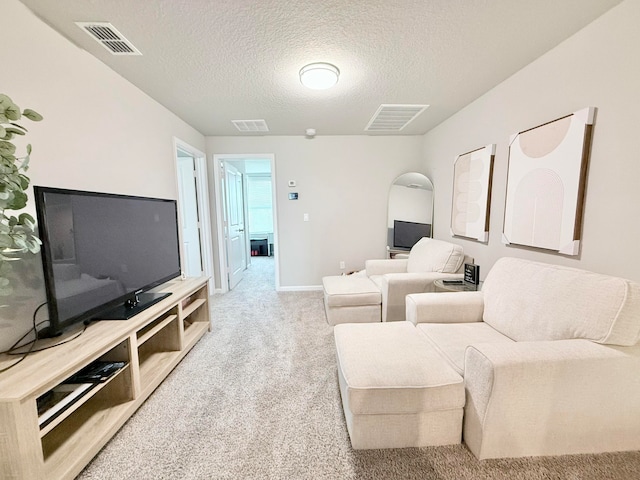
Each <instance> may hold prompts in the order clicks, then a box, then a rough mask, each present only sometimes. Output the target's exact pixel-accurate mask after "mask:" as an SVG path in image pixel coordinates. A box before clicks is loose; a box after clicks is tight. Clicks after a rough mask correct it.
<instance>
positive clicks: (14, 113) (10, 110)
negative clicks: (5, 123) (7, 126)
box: [4, 102, 22, 121]
mask: <svg viewBox="0 0 640 480" xmlns="http://www.w3.org/2000/svg"><path fill="white" fill-rule="evenodd" d="M4 116H5V117H7V118H8V119H9V120H13V121H16V120H20V117H21V116H22V114H21V113H20V108H19V107H18V106H17V105H16V104H15V103H13V102H11V104H10V105H7V106H5V108H4Z"/></svg>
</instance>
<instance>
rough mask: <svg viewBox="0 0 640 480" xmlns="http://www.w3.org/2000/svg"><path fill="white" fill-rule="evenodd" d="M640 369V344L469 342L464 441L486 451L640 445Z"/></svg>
mask: <svg viewBox="0 0 640 480" xmlns="http://www.w3.org/2000/svg"><path fill="white" fill-rule="evenodd" d="M639 371H640V347H638V346H636V347H617V346H611V345H601V344H597V343H593V342H591V341H588V340H557V341H544V342H514V343H507V344H503V343H501V344H489V343H484V344H475V345H470V346H469V347H467V349H466V352H465V372H464V378H465V389H466V391H467V403H466V406H465V414H464V418H465V420H464V440H465V443H466V444H467V445H468V446H469V448H470V449H471V451H472V452H473V453H474V454H475V455H476V456H477V457H478V458H481V459H482V458H497V457H521V456H532V455H533V456H535V455H558V454H571V453H596V452H603V451H615V450H636V449H640V415H638V410H637V409H638V405H640V375H638V372H639Z"/></svg>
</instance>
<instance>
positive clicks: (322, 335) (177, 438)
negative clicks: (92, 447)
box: [78, 257, 640, 480]
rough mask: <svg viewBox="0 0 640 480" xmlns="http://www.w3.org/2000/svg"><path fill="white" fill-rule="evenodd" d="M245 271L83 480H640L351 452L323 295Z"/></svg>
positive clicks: (605, 460)
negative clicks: (280, 286) (209, 326)
mask: <svg viewBox="0 0 640 480" xmlns="http://www.w3.org/2000/svg"><path fill="white" fill-rule="evenodd" d="M252 261H253V265H252V266H251V268H250V269H249V270H248V271H247V274H246V275H245V278H244V279H243V280H242V281H241V282H240V284H239V285H238V286H237V287H236V289H235V290H234V291H232V292H230V293H228V294H226V295H216V296H214V297H213V300H212V307H211V312H212V321H213V330H212V332H211V333H209V334H208V335H205V337H204V338H203V339H202V340H201V341H200V342H199V343H198V344H197V345H196V346H195V347H194V349H193V350H192V351H191V353H190V354H189V355H188V356H187V357H186V358H185V359H184V360H183V361H182V363H181V364H180V365H178V367H177V368H176V369H175V370H174V372H173V373H172V374H171V375H170V376H169V377H168V378H167V379H166V381H165V382H164V383H163V384H162V385H161V386H160V387H159V388H158V389H157V390H156V392H155V393H154V394H153V395H152V396H151V397H150V398H149V399H148V400H147V402H145V404H144V405H143V406H142V407H141V408H140V409H139V410H138V412H137V413H136V414H135V415H134V416H133V417H132V418H131V419H130V420H129V421H128V422H127V424H125V425H124V427H123V428H122V429H121V430H120V432H119V433H118V434H117V435H116V436H115V437H114V438H113V439H112V440H111V442H110V443H109V444H108V445H107V446H106V447H105V448H104V449H103V450H102V451H101V452H100V454H99V455H98V456H96V458H95V459H94V460H93V462H92V463H91V464H89V465H88V466H87V468H86V469H85V470H84V471H83V472H82V473H81V474H80V475H79V477H78V478H79V479H83V480H89V479H92V480H93V479H133V480H143V479H149V480H152V479H153V480H156V479H181V480H182V479H423V480H432V479H433V480H436V479H437V480H449V479H451V480H463V479H510V480H520V479H523V480H524V479H527V480H530V479H545V480H550V479H571V480H577V479H594V480H595V479H598V480H602V479H621V480H622V479H624V480H628V479H638V478H640V452H626V453H613V454H602V455H572V456H562V457H542V458H525V459H507V460H485V461H481V462H480V461H477V460H476V459H475V457H474V456H473V455H472V454H471V453H470V452H469V450H467V448H466V447H465V446H464V445H453V446H445V447H430V448H420V449H418V448H409V449H390V450H369V451H354V450H352V449H351V447H350V444H349V438H348V435H347V431H346V426H345V422H344V417H343V415H342V407H341V403H340V394H339V391H338V385H337V378H336V364H335V358H334V347H333V332H332V328H331V327H330V326H328V325H327V323H326V321H325V318H324V309H323V305H322V294H321V292H281V293H278V292H276V291H275V288H274V280H273V279H274V271H273V258H267V257H254V258H252ZM639 408H640V406H639ZM639 414H640V410H639Z"/></svg>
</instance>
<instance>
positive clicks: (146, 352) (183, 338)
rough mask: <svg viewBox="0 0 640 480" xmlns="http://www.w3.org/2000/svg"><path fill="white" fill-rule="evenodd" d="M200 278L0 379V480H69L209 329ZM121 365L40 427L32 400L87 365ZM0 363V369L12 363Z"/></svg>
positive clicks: (167, 288)
mask: <svg viewBox="0 0 640 480" xmlns="http://www.w3.org/2000/svg"><path fill="white" fill-rule="evenodd" d="M207 282H208V279H207V278H204V277H202V278H189V279H186V280H175V281H172V282H168V283H166V284H164V285H162V286H161V287H159V288H158V290H159V291H163V292H171V295H169V296H168V297H167V298H165V299H163V300H162V301H160V302H158V303H157V304H155V305H153V306H152V307H150V308H149V309H147V310H145V311H143V312H141V313H139V314H138V315H136V316H134V317H133V318H131V319H129V320H116V321H108V322H96V323H92V324H91V325H89V326H88V327H87V328H86V330H85V332H84V333H83V334H82V335H80V336H79V337H78V338H77V339H75V340H72V341H70V342H69V343H65V344H62V345H59V346H56V347H53V348H50V349H48V350H43V351H41V352H37V353H34V354H32V355H29V356H28V357H27V358H26V359H25V360H24V361H23V362H21V363H20V364H19V365H17V366H16V367H15V368H12V369H10V370H8V371H6V372H4V373H2V374H0V385H1V386H2V388H0V425H1V426H2V430H3V432H2V435H0V478H3V479H4V478H6V479H12V480H18V479H28V480H38V479H73V478H74V477H75V476H76V475H77V474H78V473H80V471H82V469H83V468H84V467H85V466H86V464H87V463H89V462H90V461H91V459H92V458H93V457H94V456H95V455H96V454H97V453H98V452H99V451H100V449H101V448H102V447H103V446H104V445H105V444H106V443H107V442H108V441H109V439H110V438H111V437H112V436H113V435H114V434H115V433H116V432H117V431H118V429H120V427H122V425H123V424H124V423H125V422H126V421H127V419H128V418H129V417H130V416H131V415H132V414H133V413H134V412H135V411H136V409H137V408H138V407H139V406H140V405H141V404H142V403H143V402H144V401H145V400H146V399H147V398H148V397H149V395H151V393H152V392H153V391H154V390H155V388H156V387H157V386H158V385H160V383H162V381H163V380H164V379H165V378H166V376H167V375H168V374H169V373H170V372H171V370H173V368H174V367H175V366H176V365H177V364H178V363H179V362H180V361H181V360H182V358H184V356H185V355H186V354H187V353H188V352H189V350H190V349H191V348H192V347H193V346H194V345H195V344H196V343H197V341H198V340H199V339H200V338H201V337H202V336H203V335H204V334H205V333H206V332H207V331H208V330H210V326H211V323H210V317H209V305H208V300H209V295H208V290H207ZM97 360H102V361H105V360H106V361H122V362H125V366H124V367H123V368H121V369H120V370H118V371H117V372H116V373H114V374H113V376H112V377H110V378H109V379H107V380H106V381H105V382H104V383H100V384H98V385H96V386H94V387H93V388H91V389H89V390H88V391H86V392H84V393H83V394H82V395H81V396H79V397H78V399H76V400H75V401H74V403H72V404H70V405H69V406H68V407H67V408H66V409H65V410H64V411H62V412H61V413H60V414H59V415H58V416H57V417H56V418H54V419H53V420H51V422H50V423H49V424H46V425H45V426H43V427H42V428H40V427H39V425H38V409H37V400H38V398H39V397H41V396H43V395H45V394H46V393H47V392H49V391H50V390H52V389H54V388H56V387H57V386H58V385H60V384H62V383H63V382H64V381H65V379H68V378H69V377H71V376H72V375H73V374H75V373H77V372H78V371H80V370H82V369H83V368H84V367H86V366H87V365H89V364H91V363H92V362H94V361H97ZM14 361H15V359H14V358H8V357H7V356H6V355H5V356H0V367H1V366H4V365H9V364H11V363H12V362H14Z"/></svg>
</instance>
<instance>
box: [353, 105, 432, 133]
mask: <svg viewBox="0 0 640 480" xmlns="http://www.w3.org/2000/svg"><path fill="white" fill-rule="evenodd" d="M428 106H429V105H392V104H382V105H380V108H378V110H377V111H376V113H374V114H373V117H371V120H369V123H368V124H367V126H366V127H365V129H364V130H365V132H399V131H400V130H402V129H403V128H404V127H406V126H407V125H409V123H411V122H412V121H413V120H414V119H415V118H416V117H417V116H418V115H420V114H421V113H422V112H424V111H425V110H426V109H427V107H428Z"/></svg>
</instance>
